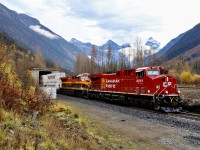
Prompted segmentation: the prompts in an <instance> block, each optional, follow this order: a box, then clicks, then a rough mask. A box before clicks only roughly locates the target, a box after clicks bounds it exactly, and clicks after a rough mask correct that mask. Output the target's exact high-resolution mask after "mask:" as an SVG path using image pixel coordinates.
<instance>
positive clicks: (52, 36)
mask: <svg viewBox="0 0 200 150" xmlns="http://www.w3.org/2000/svg"><path fill="white" fill-rule="evenodd" d="M29 28H30V29H31V30H33V31H35V32H37V33H39V34H41V35H43V36H45V37H47V38H49V39H52V40H53V39H58V38H59V36H57V35H56V34H53V33H51V32H49V31H46V30H44V29H42V28H41V26H39V25H31V26H29Z"/></svg>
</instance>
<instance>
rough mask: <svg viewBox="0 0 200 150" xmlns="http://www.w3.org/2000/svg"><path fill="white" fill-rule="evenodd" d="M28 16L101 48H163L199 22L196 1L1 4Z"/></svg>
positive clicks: (35, 0) (17, 0) (81, 0)
mask: <svg viewBox="0 0 200 150" xmlns="http://www.w3.org/2000/svg"><path fill="white" fill-rule="evenodd" d="M0 2H1V3H2V4H5V5H6V6H7V7H9V8H10V9H14V10H16V11H18V12H23V13H26V14H28V15H31V16H33V17H35V18H37V19H38V20H40V22H41V24H44V25H45V26H46V27H48V28H50V29H51V30H52V31H54V32H55V33H57V34H59V35H61V36H62V37H64V38H65V39H66V40H68V41H69V40H70V39H71V38H73V37H74V38H77V39H79V40H81V41H83V42H92V43H94V44H97V45H101V44H103V43H104V42H106V41H107V40H109V39H111V40H114V41H116V42H117V43H119V44H122V43H130V44H131V43H133V42H134V39H135V37H136V36H141V38H142V41H143V43H145V42H146V40H147V39H148V38H149V37H150V36H152V37H154V38H155V39H157V40H158V41H159V42H160V43H161V46H164V45H165V44H166V43H167V42H169V41H170V40H171V39H173V38H175V37H176V36H178V35H179V34H181V33H183V32H185V31H186V30H189V29H190V28H192V27H193V26H195V25H196V24H197V23H199V22H200V15H199V14H200V9H199V8H198V7H199V0H184V1H183V0H162V1H160V0H151V1H150V0H117V1H116V0H101V1H94V0H59V1H55V0H29V1H27V0H12V1H5V0H0Z"/></svg>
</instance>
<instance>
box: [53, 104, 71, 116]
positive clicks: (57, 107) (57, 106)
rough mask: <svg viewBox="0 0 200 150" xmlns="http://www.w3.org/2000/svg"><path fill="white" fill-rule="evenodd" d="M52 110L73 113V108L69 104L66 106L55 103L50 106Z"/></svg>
mask: <svg viewBox="0 0 200 150" xmlns="http://www.w3.org/2000/svg"><path fill="white" fill-rule="evenodd" d="M50 110H52V111H53V112H66V113H67V114H71V112H72V110H71V108H70V107H69V106H64V105H61V104H55V105H52V106H51V107H50Z"/></svg>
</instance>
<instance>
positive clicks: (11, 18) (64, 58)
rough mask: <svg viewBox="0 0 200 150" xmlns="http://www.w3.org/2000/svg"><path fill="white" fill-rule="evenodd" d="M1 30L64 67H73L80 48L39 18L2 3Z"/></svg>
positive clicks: (0, 14)
mask: <svg viewBox="0 0 200 150" xmlns="http://www.w3.org/2000/svg"><path fill="white" fill-rule="evenodd" d="M0 32H4V33H5V34H7V35H8V36H9V37H11V38H12V39H13V40H15V41H16V42H17V43H18V44H19V45H21V46H23V47H25V48H27V49H29V50H31V51H32V52H37V51H40V52H41V53H42V54H43V56H44V57H45V58H46V59H48V60H50V61H52V62H54V63H59V64H61V65H62V66H63V67H66V68H68V69H71V68H72V67H73V63H74V61H75V58H76V55H77V54H78V53H80V49H79V48H78V47H76V46H74V45H73V44H71V43H69V42H67V41H66V40H65V39H64V38H62V37H61V36H59V35H57V34H56V33H54V32H53V31H51V30H50V29H48V28H47V27H45V26H44V25H42V24H41V23H40V22H39V21H38V20H37V19H35V18H32V17H30V16H28V15H25V14H18V13H17V12H15V11H12V10H10V9H8V8H7V7H5V6H4V5H2V4H0Z"/></svg>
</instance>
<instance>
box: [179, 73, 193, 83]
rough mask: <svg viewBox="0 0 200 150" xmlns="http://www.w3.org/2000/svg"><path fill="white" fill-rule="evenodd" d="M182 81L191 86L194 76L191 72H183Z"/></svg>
mask: <svg viewBox="0 0 200 150" xmlns="http://www.w3.org/2000/svg"><path fill="white" fill-rule="evenodd" d="M180 80H181V83H183V84H189V83H191V82H192V74H191V73H190V72H187V71H183V72H182V73H181V75H180Z"/></svg>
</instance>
